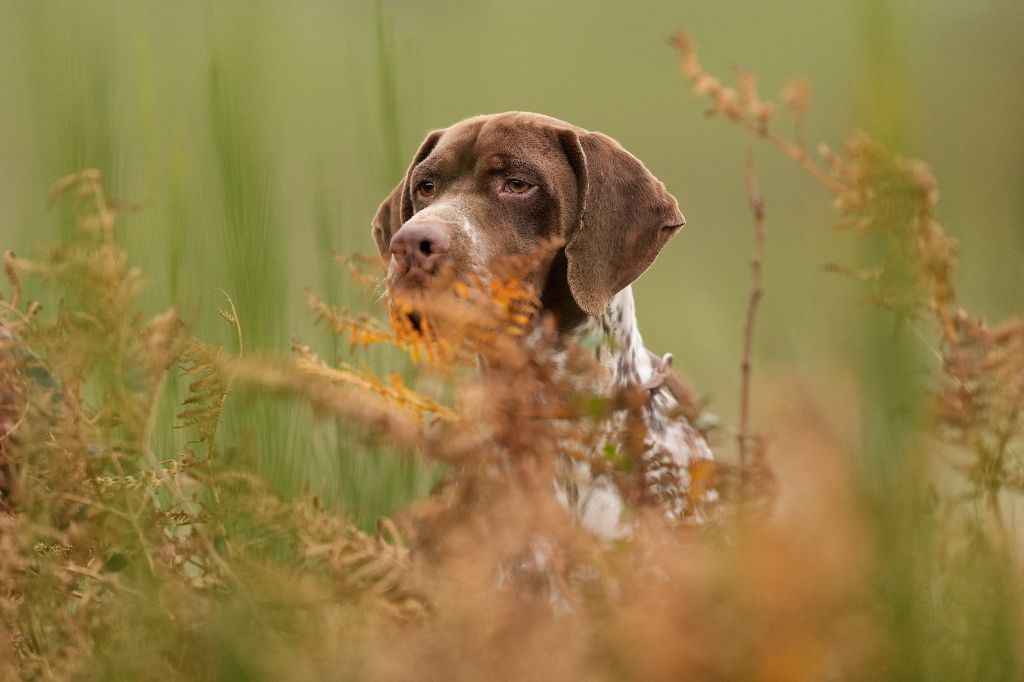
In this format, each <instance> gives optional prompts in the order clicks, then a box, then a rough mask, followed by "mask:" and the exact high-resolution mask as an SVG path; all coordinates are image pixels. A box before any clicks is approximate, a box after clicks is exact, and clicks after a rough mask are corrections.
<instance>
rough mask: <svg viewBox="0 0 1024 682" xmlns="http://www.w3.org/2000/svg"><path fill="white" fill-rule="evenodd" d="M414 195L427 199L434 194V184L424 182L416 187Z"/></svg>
mask: <svg viewBox="0 0 1024 682" xmlns="http://www.w3.org/2000/svg"><path fill="white" fill-rule="evenodd" d="M416 193H417V194H419V195H420V196H424V197H429V196H433V194H434V183H433V181H431V180H424V181H423V182H421V183H420V184H418V185H416Z"/></svg>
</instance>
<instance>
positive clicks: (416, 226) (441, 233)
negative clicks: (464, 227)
mask: <svg viewBox="0 0 1024 682" xmlns="http://www.w3.org/2000/svg"><path fill="white" fill-rule="evenodd" d="M451 246H452V239H451V237H450V236H449V235H448V230H446V229H445V228H444V226H442V225H441V224H439V223H432V222H427V221H422V222H409V223H406V224H405V225H403V226H402V227H401V228H400V229H399V230H398V232H396V233H395V236H394V237H392V238H391V255H393V256H394V257H395V258H396V259H398V260H399V261H402V262H404V263H405V265H406V267H408V268H413V267H416V268H419V269H420V270H423V271H424V272H433V271H434V270H435V269H436V268H437V265H438V263H439V262H440V261H441V260H442V259H443V258H444V255H445V254H446V253H448V250H449V249H450V248H451Z"/></svg>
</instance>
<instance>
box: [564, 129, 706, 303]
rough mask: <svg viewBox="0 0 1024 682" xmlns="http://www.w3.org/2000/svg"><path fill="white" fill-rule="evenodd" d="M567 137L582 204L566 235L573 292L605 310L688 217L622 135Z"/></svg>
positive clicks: (574, 132) (578, 299) (580, 299)
mask: <svg viewBox="0 0 1024 682" xmlns="http://www.w3.org/2000/svg"><path fill="white" fill-rule="evenodd" d="M559 137H560V141H561V143H562V147H563V149H564V150H565V154H566V156H567V157H568V159H569V165H570V166H572V169H573V171H574V172H575V174H576V183H577V197H578V204H579V205H578V216H579V220H578V222H577V223H575V224H574V226H573V229H572V232H571V233H570V234H567V235H566V239H567V242H566V246H565V255H566V259H567V261H568V280H569V290H570V291H571V292H572V296H573V298H574V299H575V300H576V303H577V305H579V307H580V308H582V309H583V311H584V312H586V313H587V314H589V315H600V314H601V313H603V312H604V310H605V308H607V307H608V303H609V302H610V301H611V299H612V297H614V296H615V294H617V293H618V292H619V291H621V290H622V289H624V288H626V287H627V286H629V285H630V284H631V283H632V282H633V281H634V280H635V279H636V278H637V277H639V276H640V275H641V274H643V272H644V271H645V270H647V268H649V267H650V266H651V264H652V263H653V262H654V258H655V257H656V256H657V255H658V252H659V251H661V249H662V247H663V246H665V244H667V243H668V240H669V239H671V238H672V237H673V236H675V234H676V233H677V232H679V229H680V228H681V227H682V226H683V224H684V223H685V222H686V221H685V219H684V218H683V214H682V213H680V212H679V205H678V204H677V203H676V200H675V197H673V196H672V195H671V194H669V193H668V192H667V191H666V190H665V186H664V185H663V184H662V183H661V182H660V181H659V180H658V179H657V178H655V177H654V176H653V175H652V174H651V172H650V171H649V170H647V168H646V167H645V166H644V165H643V163H641V162H640V161H639V159H637V158H636V157H635V156H633V155H632V154H630V153H629V152H627V151H626V150H625V149H623V148H622V146H621V145H619V143H618V142H616V141H615V140H613V139H611V138H610V137H607V136H606V135H602V134H601V133H588V132H585V131H582V130H572V129H569V130H564V131H561V132H560V133H559Z"/></svg>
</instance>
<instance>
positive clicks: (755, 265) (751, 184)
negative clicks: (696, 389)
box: [736, 154, 766, 490]
mask: <svg viewBox="0 0 1024 682" xmlns="http://www.w3.org/2000/svg"><path fill="white" fill-rule="evenodd" d="M747 199H748V200H749V201H750V210H751V211H752V212H753V213H754V227H755V239H754V256H753V257H752V258H751V259H750V271H751V275H752V278H751V285H750V299H749V302H748V303H747V319H746V323H745V324H744V325H743V360H742V362H741V363H740V428H739V433H738V434H737V436H736V441H737V444H738V445H739V451H740V489H741V490H743V489H745V487H746V486H745V483H746V476H747V470H748V466H749V465H750V457H749V454H750V441H751V435H750V353H751V347H752V346H753V341H754V322H755V321H756V319H757V307H758V304H759V303H760V301H761V296H762V294H763V293H764V289H763V287H762V285H761V264H762V263H763V262H764V243H765V236H766V230H765V224H764V199H762V198H761V194H760V192H758V189H757V178H756V177H754V157H753V156H752V155H750V154H748V155H747Z"/></svg>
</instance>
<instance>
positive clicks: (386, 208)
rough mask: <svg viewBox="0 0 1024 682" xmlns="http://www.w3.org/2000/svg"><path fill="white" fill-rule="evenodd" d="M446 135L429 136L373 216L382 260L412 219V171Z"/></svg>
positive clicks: (439, 133) (435, 132) (433, 134)
mask: <svg viewBox="0 0 1024 682" xmlns="http://www.w3.org/2000/svg"><path fill="white" fill-rule="evenodd" d="M443 134H444V131H443V130H435V131H433V132H431V133H430V134H428V135H427V137H426V139H425V140H423V143H422V144H420V148H419V149H418V150H417V151H416V156H414V157H413V159H412V163H410V164H409V168H408V170H406V171H405V177H404V178H402V181H401V182H399V183H398V185H397V186H396V187H395V188H394V189H393V190H391V194H389V195H388V196H387V198H386V199H385V200H384V201H382V202H381V204H380V206H379V207H377V213H376V215H374V216H373V241H375V242H376V243H377V250H378V251H380V255H381V258H385V259H386V258H387V257H388V253H389V251H390V248H391V237H392V236H393V235H394V234H395V232H397V231H398V228H400V227H401V226H402V224H403V223H404V222H405V221H406V220H408V219H409V218H411V217H412V194H411V188H410V187H409V176H410V175H412V169H413V168H415V167H416V164H418V163H419V162H420V161H422V160H423V159H425V158H427V157H428V156H430V152H432V151H433V150H434V147H435V146H436V145H437V141H438V140H440V139H441V135H443Z"/></svg>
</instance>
